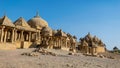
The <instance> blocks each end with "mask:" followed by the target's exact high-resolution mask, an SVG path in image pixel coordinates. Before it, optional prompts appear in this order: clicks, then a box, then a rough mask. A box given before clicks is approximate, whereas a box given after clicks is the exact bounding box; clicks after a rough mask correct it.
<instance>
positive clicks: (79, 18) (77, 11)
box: [0, 0, 120, 49]
mask: <svg viewBox="0 0 120 68" xmlns="http://www.w3.org/2000/svg"><path fill="white" fill-rule="evenodd" d="M36 11H39V14H40V16H41V17H42V18H43V19H45V20H46V21H47V22H48V24H49V26H50V27H51V28H52V29H60V28H61V29H62V30H63V31H65V32H68V33H71V34H72V35H76V36H77V37H78V38H80V37H84V36H85V35H86V34H87V33H88V32H90V33H91V34H92V35H96V36H97V37H99V38H100V39H101V40H102V41H103V42H104V43H105V44H106V45H107V48H108V49H112V48H113V47H114V46H117V47H119V48H120V31H119V29H120V1H119V0H0V17H2V16H3V15H4V13H6V15H7V16H8V17H9V18H10V19H11V20H12V21H13V22H14V21H15V20H16V19H18V18H19V17H23V18H25V20H29V19H31V18H33V17H34V16H35V15H36Z"/></svg>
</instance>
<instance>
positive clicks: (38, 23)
mask: <svg viewBox="0 0 120 68" xmlns="http://www.w3.org/2000/svg"><path fill="white" fill-rule="evenodd" d="M28 24H29V25H30V26H31V27H32V28H36V29H42V28H43V27H48V23H47V22H46V21H45V20H44V19H42V18H41V17H40V16H39V13H38V12H37V13H36V16H34V18H32V19H30V20H29V21H28Z"/></svg>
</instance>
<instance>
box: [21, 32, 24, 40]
mask: <svg viewBox="0 0 120 68" xmlns="http://www.w3.org/2000/svg"><path fill="white" fill-rule="evenodd" d="M20 35H21V36H20V37H21V38H20V39H21V41H24V36H23V31H21V34H20Z"/></svg>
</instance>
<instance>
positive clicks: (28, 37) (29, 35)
mask: <svg viewBox="0 0 120 68" xmlns="http://www.w3.org/2000/svg"><path fill="white" fill-rule="evenodd" d="M28 36H29V37H28V38H29V39H28V40H29V42H31V32H29V35H28Z"/></svg>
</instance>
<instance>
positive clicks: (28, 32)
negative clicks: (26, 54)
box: [0, 13, 76, 50]
mask: <svg viewBox="0 0 120 68" xmlns="http://www.w3.org/2000/svg"><path fill="white" fill-rule="evenodd" d="M75 45H76V39H75V38H73V36H72V35H70V34H66V33H65V32H63V31H62V30H61V29H60V30H52V29H51V28H50V27H49V26H48V23H47V22H46V21H45V20H44V19H42V18H41V17H40V16H39V14H38V13H37V14H36V16H34V17H33V18H32V19H30V20H29V21H28V22H26V20H25V19H24V18H22V17H20V18H19V19H17V20H16V21H15V22H12V21H11V20H10V19H9V18H8V17H7V16H6V15H5V16H3V17H2V18H0V49H16V48H31V47H37V46H39V47H44V48H49V49H51V48H52V49H64V50H69V49H75Z"/></svg>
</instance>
